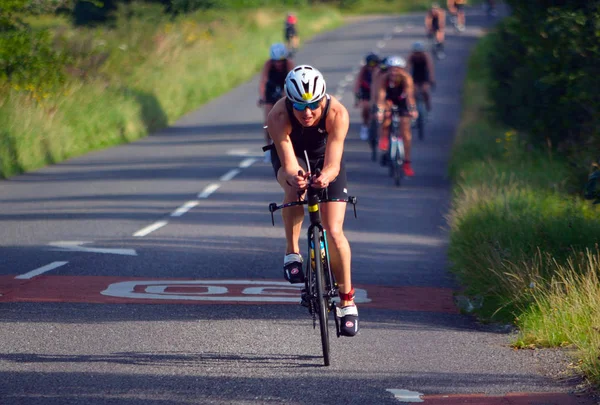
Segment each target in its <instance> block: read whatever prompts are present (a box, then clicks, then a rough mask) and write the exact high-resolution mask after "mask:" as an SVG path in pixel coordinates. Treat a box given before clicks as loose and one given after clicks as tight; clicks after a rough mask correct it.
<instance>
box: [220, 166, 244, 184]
mask: <svg viewBox="0 0 600 405" xmlns="http://www.w3.org/2000/svg"><path fill="white" fill-rule="evenodd" d="M241 172H242V171H241V170H240V169H231V170H230V171H228V172H227V173H225V174H224V175H223V176H221V178H220V179H219V180H220V181H229V180H231V179H233V178H234V177H235V176H237V175H238V174H240V173H241Z"/></svg>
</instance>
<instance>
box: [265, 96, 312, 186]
mask: <svg viewBox="0 0 600 405" xmlns="http://www.w3.org/2000/svg"><path fill="white" fill-rule="evenodd" d="M267 131H269V135H270V136H271V139H272V140H273V144H274V145H275V149H276V150H277V155H278V156H279V160H280V161H281V170H283V172H284V175H285V179H286V181H287V182H288V184H289V185H290V186H292V187H295V188H298V189H304V188H306V179H305V178H304V177H302V176H299V175H298V171H300V170H302V167H301V166H300V164H299V163H298V159H296V155H295V153H294V147H293V146H292V141H291V139H290V134H291V133H292V124H291V123H290V120H289V118H288V115H287V111H286V109H285V98H282V99H281V100H279V101H277V103H275V105H274V106H273V109H272V110H271V112H270V113H269V116H268V117H267Z"/></svg>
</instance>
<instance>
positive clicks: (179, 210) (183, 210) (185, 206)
mask: <svg viewBox="0 0 600 405" xmlns="http://www.w3.org/2000/svg"><path fill="white" fill-rule="evenodd" d="M199 203H200V201H188V202H186V203H185V204H183V205H182V206H181V207H179V208H177V209H176V210H175V211H173V212H172V213H171V216H172V217H180V216H182V215H183V214H185V213H186V212H188V211H189V210H191V209H192V208H194V207H195V206H196V205H198V204H199Z"/></svg>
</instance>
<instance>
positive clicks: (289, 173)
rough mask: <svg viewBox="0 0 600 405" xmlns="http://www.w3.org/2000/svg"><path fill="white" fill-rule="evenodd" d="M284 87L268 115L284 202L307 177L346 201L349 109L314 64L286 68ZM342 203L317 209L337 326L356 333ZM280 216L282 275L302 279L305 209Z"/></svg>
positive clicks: (291, 279)
mask: <svg viewBox="0 0 600 405" xmlns="http://www.w3.org/2000/svg"><path fill="white" fill-rule="evenodd" d="M284 91H285V95H286V97H285V98H283V99H281V100H279V101H278V102H277V103H276V104H275V106H274V107H273V109H272V110H271V113H270V114H269V117H268V120H267V122H268V131H269V135H270V136H271V138H272V139H273V145H274V149H272V153H271V162H272V164H273V170H274V171H275V176H276V177H277V181H278V182H279V185H280V186H281V188H282V189H283V192H284V201H283V202H284V203H289V202H292V201H298V194H299V193H300V194H302V193H305V191H306V188H307V187H308V186H309V182H311V181H312V186H313V187H316V188H321V189H326V190H327V194H328V198H330V199H344V200H345V199H346V198H347V197H348V190H347V184H346V169H345V167H344V161H343V153H344V141H345V139H346V135H347V133H348V127H349V122H350V120H349V117H348V110H346V108H345V107H344V106H343V105H342V104H341V103H340V102H339V101H338V100H337V99H336V98H335V97H333V96H330V95H329V94H327V93H326V85H325V79H324V78H323V75H322V74H321V72H319V71H318V70H317V69H315V68H314V67H312V66H308V65H301V66H298V67H296V68H294V69H293V70H292V71H291V72H290V73H288V75H287V77H286V80H285V88H284ZM305 152H306V155H307V156H308V160H309V162H307V161H306V157H305ZM308 163H310V168H311V170H313V171H316V169H317V168H318V169H320V170H321V173H320V175H319V176H318V177H316V176H315V173H314V172H313V173H308ZM300 173H302V174H300ZM346 204H347V203H346V202H338V201H336V202H328V203H323V204H321V213H322V221H323V227H324V228H325V230H326V231H327V243H328V246H329V253H330V264H331V269H332V271H333V273H334V275H335V278H336V280H337V281H338V286H339V295H340V300H341V302H340V304H341V305H340V307H338V314H337V315H338V316H339V317H340V318H341V321H342V322H341V331H342V334H343V335H345V336H354V335H356V333H357V332H358V310H357V309H356V305H355V303H354V289H353V288H352V282H351V275H350V263H351V252H350V245H349V243H348V240H347V239H346V236H345V235H344V231H343V226H344V217H345V215H346ZM282 217H283V223H284V228H285V237H286V242H287V244H286V254H285V256H284V261H283V270H284V277H285V278H286V279H287V280H288V281H289V282H291V283H303V282H304V273H303V271H302V262H303V259H302V256H301V255H300V245H299V238H300V232H301V229H302V220H303V218H304V209H303V207H301V206H298V207H291V208H287V209H285V210H283V212H282Z"/></svg>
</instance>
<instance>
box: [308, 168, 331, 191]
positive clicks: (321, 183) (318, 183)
mask: <svg viewBox="0 0 600 405" xmlns="http://www.w3.org/2000/svg"><path fill="white" fill-rule="evenodd" d="M333 180H335V179H332V178H331V177H330V176H329V175H328V174H327V171H321V172H317V174H315V175H314V176H312V179H311V183H310V184H311V186H313V187H314V188H327V187H329V183H331V182H332V181H333Z"/></svg>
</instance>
